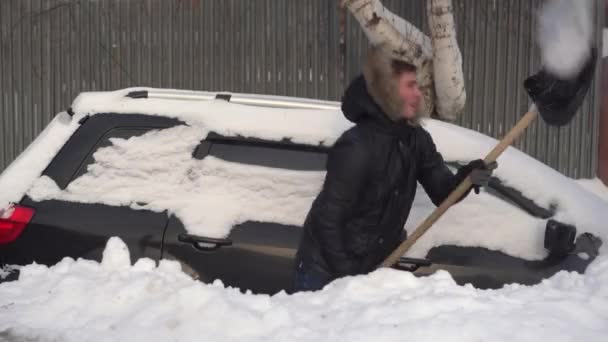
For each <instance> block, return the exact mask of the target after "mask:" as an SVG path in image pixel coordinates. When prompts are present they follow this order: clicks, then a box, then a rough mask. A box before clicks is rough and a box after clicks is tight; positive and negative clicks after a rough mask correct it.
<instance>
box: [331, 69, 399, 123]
mask: <svg viewBox="0 0 608 342" xmlns="http://www.w3.org/2000/svg"><path fill="white" fill-rule="evenodd" d="M342 112H343V113H344V116H345V117H346V118H347V119H348V120H350V121H352V122H354V123H358V122H361V121H363V120H365V119H372V120H375V121H382V122H384V121H386V122H388V121H389V120H388V117H386V115H385V114H384V113H383V112H382V109H381V108H380V106H378V104H376V102H375V101H374V100H373V99H372V97H371V96H370V94H369V92H368V91H367V85H366V82H365V79H364V78H363V75H360V76H358V77H357V78H355V79H354V80H353V81H352V82H351V83H350V85H349V86H348V88H346V91H345V92H344V96H343V97H342Z"/></svg>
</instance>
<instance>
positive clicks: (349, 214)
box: [294, 47, 491, 291]
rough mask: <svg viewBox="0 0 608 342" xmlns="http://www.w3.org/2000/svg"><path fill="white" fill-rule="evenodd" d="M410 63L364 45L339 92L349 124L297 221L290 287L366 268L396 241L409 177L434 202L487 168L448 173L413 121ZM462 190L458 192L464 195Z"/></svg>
mask: <svg viewBox="0 0 608 342" xmlns="http://www.w3.org/2000/svg"><path fill="white" fill-rule="evenodd" d="M421 101H422V95H421V93H420V90H419V89H418V84H417V82H416V68H415V67H414V66H412V65H410V64H408V63H405V62H402V61H397V60H391V59H390V58H389V57H388V55H386V54H385V53H384V52H383V47H375V48H372V49H371V51H370V54H369V56H368V59H367V61H366V64H365V65H364V68H363V75H362V76H359V77H358V78H356V79H355V80H354V81H353V82H352V83H351V84H350V86H349V87H348V89H347V90H346V92H345V94H344V97H343V98H342V111H343V112H344V115H345V116H346V118H347V119H348V120H350V121H352V122H354V123H356V126H354V127H353V128H351V129H350V130H348V131H346V132H345V133H344V134H342V136H341V137H340V138H339V139H338V140H337V142H336V143H335V144H334V146H333V147H332V149H331V151H330V153H329V155H328V160H327V175H326V177H325V182H324V184H323V189H322V190H321V192H320V193H319V195H318V196H317V198H316V200H315V201H314V203H313V205H312V208H311V210H310V212H309V214H308V216H307V218H306V222H305V224H304V233H303V235H302V240H301V241H300V246H299V249H298V253H297V256H296V270H295V281H294V290H295V291H305V290H318V289H321V288H323V286H325V285H326V284H327V283H329V282H330V281H332V280H334V279H336V278H339V277H343V276H347V275H355V274H364V273H367V272H370V271H372V270H373V269H374V268H375V267H376V266H377V265H378V264H380V263H381V262H382V260H384V258H385V257H387V256H388V255H389V254H390V253H391V252H392V251H393V250H394V249H395V248H396V247H397V246H398V245H399V243H400V242H401V241H402V238H403V235H404V230H403V226H404V224H405V221H406V219H407V217H408V215H409V212H410V209H411V207H412V202H413V200H414V196H415V193H416V185H417V182H420V184H421V185H422V187H423V188H424V190H425V191H426V193H427V194H428V195H429V197H430V198H431V200H432V201H433V203H434V204H435V205H439V204H440V203H441V202H442V201H443V200H444V199H445V198H446V197H447V196H448V195H449V194H450V192H451V191H452V189H454V188H455V187H456V186H457V185H458V184H459V183H460V182H461V181H462V180H463V179H464V178H465V177H466V176H467V175H468V174H469V173H471V172H472V179H473V183H474V186H475V189H476V192H477V191H478V189H479V186H484V185H486V184H487V181H488V179H489V177H490V174H491V170H489V168H488V167H486V165H485V164H484V162H483V161H481V160H476V161H474V162H472V163H470V164H468V165H466V166H464V167H462V168H461V169H460V170H458V172H457V173H456V175H454V174H453V173H452V172H451V171H450V170H449V169H448V168H447V167H446V165H445V163H444V161H443V158H442V157H441V155H440V154H439V152H437V150H436V148H435V144H434V143H433V139H432V138H431V136H430V134H429V133H428V132H427V131H425V130H424V129H423V128H422V127H421V126H420V124H419V118H418V108H419V106H420V103H421ZM465 196H466V195H465Z"/></svg>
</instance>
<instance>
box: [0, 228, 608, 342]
mask: <svg viewBox="0 0 608 342" xmlns="http://www.w3.org/2000/svg"><path fill="white" fill-rule="evenodd" d="M605 284H608V259H606V258H605V257H600V258H598V259H597V260H596V261H595V262H594V263H593V264H592V265H590V267H589V268H588V270H587V272H586V274H585V275H581V274H577V273H566V272H560V273H558V274H557V275H555V276H554V277H552V278H551V279H548V280H545V281H543V282H542V283H541V284H539V285H536V286H521V285H507V286H505V287H504V288H502V289H499V290H478V289H474V288H473V287H471V286H458V285H457V284H456V283H455V282H454V280H452V278H451V277H450V276H449V274H448V273H447V272H444V271H438V272H437V273H435V274H434V275H432V276H429V277H421V278H417V277H415V276H413V275H412V274H410V273H408V272H400V271H395V270H390V269H381V270H378V271H375V272H373V273H371V274H369V275H366V276H357V277H347V278H344V279H339V280H336V281H334V282H333V283H331V284H329V285H328V286H326V287H325V288H324V289H323V290H322V291H318V292H312V293H310V292H309V293H298V294H295V295H286V294H285V293H279V294H277V295H274V296H267V295H252V294H243V293H240V292H239V291H238V290H237V289H227V288H224V287H223V286H222V285H221V283H220V282H219V281H216V282H214V283H213V284H203V283H201V282H198V281H194V280H192V279H191V278H189V277H188V276H187V275H185V274H184V273H182V272H181V271H180V266H179V264H178V263H176V262H173V261H161V262H160V265H159V266H158V267H156V266H155V262H154V261H153V260H151V259H140V260H138V261H137V262H136V263H135V264H134V265H131V262H130V259H129V254H128V250H127V248H126V246H125V245H124V244H123V243H122V241H120V240H119V239H116V238H113V239H110V240H109V242H108V246H107V248H106V250H105V251H104V254H103V260H102V262H101V263H97V262H94V261H90V260H84V259H80V260H78V261H74V260H72V259H69V258H66V259H64V260H63V261H61V262H60V263H59V264H57V265H55V266H52V267H50V268H49V267H47V266H43V265H37V264H33V265H28V266H26V267H23V268H22V269H21V274H20V278H19V280H18V281H14V282H8V283H2V284H0V339H2V338H3V337H4V338H6V339H7V340H9V341H62V342H88V341H95V342H97V341H104V342H105V341H134V342H136V341H145V342H156V341H159V342H160V341H163V342H164V341H183V342H188V341H201V340H206V341H281V342H282V341H387V342H388V341H417V342H422V341H444V342H457V341H462V342H465V341H466V342H468V341H544V340H547V341H553V342H570V341H587V342H600V341H605V340H606V336H607V335H608V324H607V321H606V317H608V286H606V285H605Z"/></svg>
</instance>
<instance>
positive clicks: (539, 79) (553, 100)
mask: <svg viewBox="0 0 608 342" xmlns="http://www.w3.org/2000/svg"><path fill="white" fill-rule="evenodd" d="M596 54H597V52H596V50H595V49H592V51H591V53H590V55H589V58H588V59H587V61H586V62H585V64H584V67H583V68H582V69H581V71H580V72H579V74H578V75H576V76H575V77H573V78H571V79H568V80H563V79H560V78H558V77H557V76H555V75H552V74H551V73H549V72H548V71H546V70H545V69H542V70H541V71H540V72H538V73H537V74H535V75H533V76H530V77H528V78H527V79H526V81H525V82H524V88H525V89H526V91H527V93H528V95H529V96H530V98H531V99H532V102H533V104H532V106H531V107H530V109H529V110H528V112H527V113H526V114H525V115H524V116H523V117H522V118H521V119H520V120H519V122H517V124H516V125H515V126H514V127H513V128H511V130H510V131H509V132H508V133H507V134H506V135H505V136H504V138H503V139H502V140H501V141H500V142H499V143H498V145H496V147H494V149H493V150H492V151H490V153H488V155H487V156H486V157H485V158H484V161H485V163H486V164H490V163H493V162H495V161H496V159H498V157H499V156H500V155H501V154H502V153H503V152H504V151H505V150H506V149H507V147H509V146H510V145H511V144H512V143H513V141H515V139H517V138H518V137H519V136H520V135H521V134H522V133H523V132H524V130H525V129H526V128H527V127H528V126H530V124H532V122H534V120H535V119H536V118H537V117H538V114H540V115H541V117H542V118H543V120H544V121H545V122H546V123H547V124H548V125H551V126H563V125H566V124H567V123H568V122H570V120H571V119H572V118H573V117H574V115H575V114H576V112H577V110H578V108H579V107H580V106H581V104H582V102H583V99H584V98H585V95H586V93H587V90H588V89H589V86H590V85H591V80H592V79H593V74H594V72H595V64H596V59H597V58H596ZM471 186H472V183H471V179H470V177H467V178H466V179H465V180H464V181H462V182H461V183H460V185H458V186H457V187H456V189H454V190H453V191H452V193H451V194H450V195H449V196H448V197H447V198H446V199H445V200H444V201H443V203H441V205H439V206H438V207H437V208H436V209H435V210H434V211H433V212H432V213H431V214H430V215H429V216H428V217H427V218H426V220H424V221H423V222H422V223H421V224H420V225H419V226H418V227H417V228H416V229H415V230H414V231H413V233H412V234H411V235H410V236H409V237H408V238H407V239H406V240H404V241H403V242H402V243H401V244H400V245H399V246H398V247H397V249H395V250H394V251H393V252H392V253H391V254H390V255H389V256H388V257H387V258H386V259H385V260H384V261H383V262H382V264H380V267H390V266H392V265H394V264H395V263H396V262H397V261H399V258H400V257H401V256H402V255H403V254H405V252H407V251H408V250H409V249H410V247H412V246H413V245H414V243H416V241H417V240H418V239H420V237H422V235H423V234H424V233H425V232H426V231H427V230H429V228H431V226H432V225H433V224H434V223H435V222H436V221H437V220H438V219H439V218H440V217H441V216H442V215H443V214H444V213H445V212H446V211H447V210H448V209H449V208H450V207H451V206H452V205H453V204H455V203H456V202H457V201H458V200H459V199H460V198H461V197H462V195H464V194H465V193H466V192H467V191H468V190H469V189H470V188H471Z"/></svg>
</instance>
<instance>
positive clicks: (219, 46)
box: [0, 0, 604, 177]
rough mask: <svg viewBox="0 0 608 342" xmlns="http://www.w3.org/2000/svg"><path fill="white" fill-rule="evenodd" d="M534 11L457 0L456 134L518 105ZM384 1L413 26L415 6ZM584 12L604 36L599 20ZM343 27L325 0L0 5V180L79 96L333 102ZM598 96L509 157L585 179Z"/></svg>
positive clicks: (531, 65) (511, 114) (505, 119)
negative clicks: (150, 94) (136, 90)
mask: <svg viewBox="0 0 608 342" xmlns="http://www.w3.org/2000/svg"><path fill="white" fill-rule="evenodd" d="M600 2H601V1H598V2H597V4H598V5H597V6H600ZM539 3H540V1H539V0H500V1H499V0H455V7H456V14H457V24H458V35H459V42H460V44H461V49H462V50H463V54H464V63H465V65H464V70H465V74H466V85H467V91H468V104H467V109H466V111H465V113H464V115H463V116H462V117H461V118H460V119H459V123H460V124H462V125H464V126H467V127H471V128H474V129H476V130H478V131H481V132H483V133H486V134H489V135H493V136H497V137H498V136H501V135H502V134H504V132H505V130H506V129H508V128H509V127H510V126H511V125H513V123H514V122H515V121H516V120H517V118H518V117H519V116H520V115H521V114H522V113H523V112H525V110H526V109H527V108H528V99H527V97H526V94H525V92H524V91H523V88H522V86H521V84H522V82H523V80H524V79H525V77H526V76H527V75H529V74H530V72H531V70H536V68H537V67H538V62H539V58H538V50H537V48H536V47H535V44H534V41H533V34H532V32H533V28H534V27H535V16H534V12H533V9H534V8H536V7H537V6H538V4H539ZM385 4H386V5H387V6H388V7H389V8H391V9H392V10H394V11H395V12H397V13H399V14H400V15H402V16H404V17H405V18H407V19H409V20H411V21H413V22H414V23H416V24H418V25H425V23H424V21H425V20H426V17H425V15H424V6H425V0H408V1H404V0H400V1H399V0H390V1H389V0H385ZM598 9H599V7H598ZM596 13H597V18H596V19H597V26H598V27H602V26H603V20H604V18H603V13H604V11H603V10H597V11H596ZM346 18H347V20H346V27H345V36H346V41H345V49H341V46H340V10H339V8H338V5H337V1H335V0H256V1H243V0H128V1H127V0H96V1H79V0H0V58H1V59H0V115H1V120H0V132H1V133H0V134H2V137H1V138H0V143H1V144H2V146H1V148H0V170H2V169H4V167H6V165H8V164H9V163H10V162H11V160H13V159H14V158H15V157H16V156H17V155H18V154H19V153H20V152H21V151H22V150H23V149H24V148H25V146H27V144H28V143H29V142H30V141H31V140H32V139H33V138H34V137H35V136H36V135H37V134H38V132H40V130H41V129H42V128H44V126H45V125H46V124H47V122H48V121H49V120H50V119H51V117H52V116H53V115H54V114H55V113H56V112H59V111H60V110H63V109H65V108H67V107H68V106H69V105H70V103H71V101H72V100H73V98H74V97H75V96H76V95H77V94H78V93H79V92H81V91H89V90H110V89H117V88H124V87H128V86H151V87H163V88H184V89H200V90H227V91H234V92H249V93H263V94H280V95H291V96H301V97H311V98H321V99H331V100H337V99H339V97H340V94H341V93H342V90H343V88H344V86H345V83H346V82H347V81H348V80H350V79H351V78H353V77H354V76H355V75H356V74H357V73H358V72H359V68H360V62H361V60H362V57H363V56H364V54H365V49H366V46H367V41H366V39H365V37H364V35H363V33H362V31H361V29H360V28H359V27H358V25H357V23H356V22H355V20H354V19H353V18H352V17H351V16H350V15H349V14H347V16H346ZM598 32H600V31H599V30H598ZM598 38H599V37H598ZM599 44H600V43H599V39H598V45H599ZM598 94H599V89H598V87H597V86H596V87H594V91H592V92H591V94H590V96H589V97H588V100H587V101H586V103H585V105H584V107H583V109H582V112H583V113H582V114H583V115H578V116H577V118H576V119H575V120H574V122H573V123H572V124H571V125H570V126H568V127H566V128H560V129H556V128H548V127H547V126H546V125H544V124H543V123H537V124H535V125H534V126H533V127H531V128H530V129H529V130H528V131H527V133H526V136H525V139H523V140H522V141H520V142H519V143H518V144H519V145H518V146H519V147H521V148H523V149H524V150H525V151H527V152H528V153H530V154H532V155H533V156H535V157H537V158H539V159H540V160H542V161H544V162H546V163H548V164H549V165H551V166H553V167H555V168H556V169H558V170H559V171H561V172H564V173H566V174H568V175H570V176H573V177H588V176H592V175H594V174H595V169H596V164H597V160H596V159H597V158H596V156H597V139H598V132H597V127H598V116H599V110H598V106H599V100H598ZM523 171H525V170H523Z"/></svg>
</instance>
